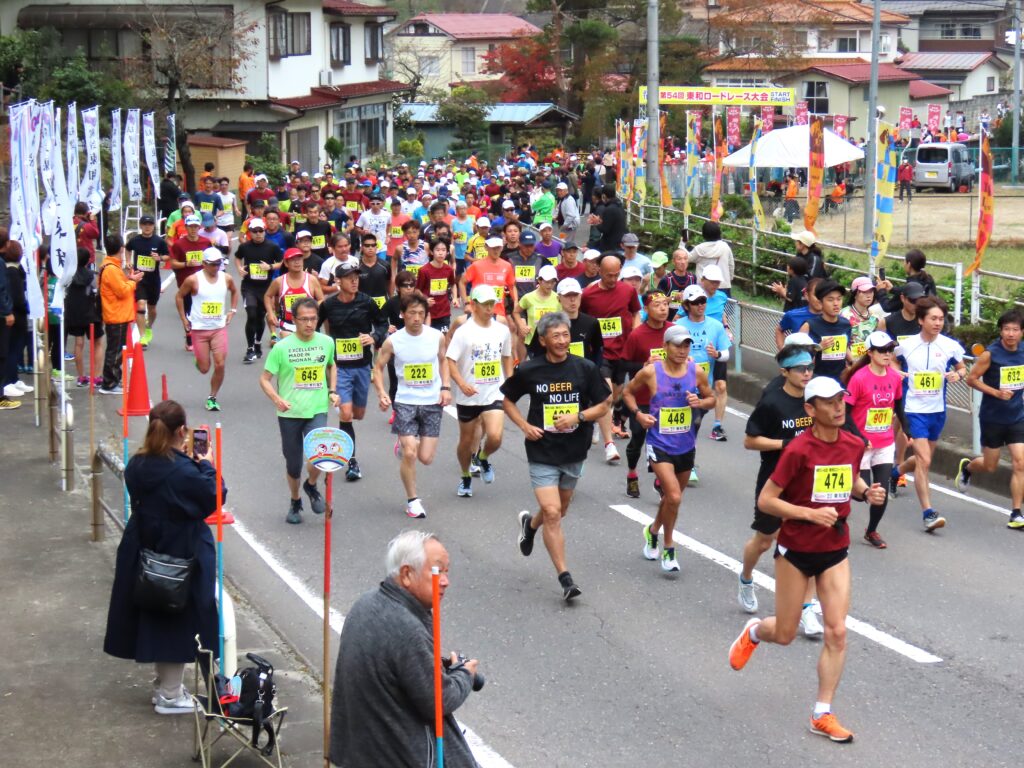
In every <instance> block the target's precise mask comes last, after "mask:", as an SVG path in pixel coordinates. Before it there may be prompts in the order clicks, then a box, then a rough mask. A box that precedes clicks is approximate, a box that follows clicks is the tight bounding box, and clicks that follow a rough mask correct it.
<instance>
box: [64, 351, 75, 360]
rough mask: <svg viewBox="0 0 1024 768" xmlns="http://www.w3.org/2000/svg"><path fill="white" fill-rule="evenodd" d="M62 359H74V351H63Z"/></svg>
mask: <svg viewBox="0 0 1024 768" xmlns="http://www.w3.org/2000/svg"><path fill="white" fill-rule="evenodd" d="M64 359H65V360H74V359H75V353H74V352H65V353H64Z"/></svg>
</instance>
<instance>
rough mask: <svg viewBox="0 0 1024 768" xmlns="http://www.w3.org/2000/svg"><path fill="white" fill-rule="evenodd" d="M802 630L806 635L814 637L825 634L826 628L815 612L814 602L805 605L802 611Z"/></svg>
mask: <svg viewBox="0 0 1024 768" xmlns="http://www.w3.org/2000/svg"><path fill="white" fill-rule="evenodd" d="M800 632H801V633H803V636H804V637H807V638H811V639H814V638H816V637H821V636H822V635H823V634H825V628H824V627H822V626H821V622H820V621H818V614H816V613H815V612H814V603H811V604H810V605H805V606H804V609H803V610H802V611H801V612H800Z"/></svg>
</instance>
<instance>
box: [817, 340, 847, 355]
mask: <svg viewBox="0 0 1024 768" xmlns="http://www.w3.org/2000/svg"><path fill="white" fill-rule="evenodd" d="M846 344H847V338H846V337H845V336H823V337H822V339H821V359H822V360H845V359H846Z"/></svg>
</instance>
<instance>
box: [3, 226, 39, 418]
mask: <svg viewBox="0 0 1024 768" xmlns="http://www.w3.org/2000/svg"><path fill="white" fill-rule="evenodd" d="M21 256H22V250H21V244H20V243H18V242H17V241H15V240H8V241H7V243H6V244H5V245H4V247H3V257H4V262H5V264H4V267H5V269H4V273H5V278H6V283H7V293H8V295H9V297H10V309H9V310H8V311H7V312H5V313H4V318H5V319H4V323H5V327H6V328H7V329H8V334H7V339H8V342H7V349H6V354H5V357H6V364H5V365H4V369H3V371H2V372H0V373H2V375H3V380H2V381H0V385H2V387H3V398H4V399H5V400H14V401H15V402H17V400H16V398H18V397H21V396H22V395H25V394H28V393H29V392H32V391H33V387H31V386H29V385H28V384H24V383H23V382H21V381H20V380H19V379H18V365H20V363H21V361H22V358H23V357H24V355H25V347H26V345H27V344H28V340H29V325H28V294H27V293H26V292H25V282H26V279H27V276H26V275H25V270H24V269H23V268H22V266H21ZM14 407H17V406H14Z"/></svg>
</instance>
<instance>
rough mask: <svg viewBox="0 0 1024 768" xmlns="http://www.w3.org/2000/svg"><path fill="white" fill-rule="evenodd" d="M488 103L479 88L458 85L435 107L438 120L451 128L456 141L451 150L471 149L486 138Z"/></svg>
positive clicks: (484, 94) (485, 95)
mask: <svg viewBox="0 0 1024 768" xmlns="http://www.w3.org/2000/svg"><path fill="white" fill-rule="evenodd" d="M488 101H489V100H488V97H487V94H486V93H484V92H483V91H481V90H480V89H479V88H470V87H469V86H465V85H460V86H458V87H456V88H453V89H452V92H451V95H450V96H448V97H447V98H444V99H442V100H441V102H440V103H439V104H438V105H437V116H438V118H439V119H440V120H441V122H443V123H445V124H447V125H450V126H451V127H452V133H453V134H454V136H455V139H456V141H455V142H454V143H453V144H452V145H451V149H471V148H473V147H475V146H477V145H479V144H480V143H482V142H483V140H484V139H485V138H486V137H487V108H488V106H489V104H488Z"/></svg>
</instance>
